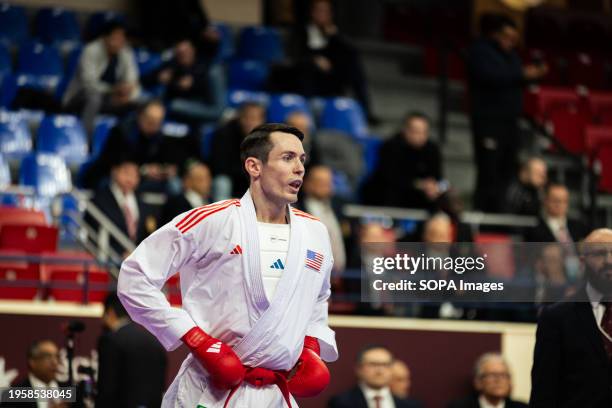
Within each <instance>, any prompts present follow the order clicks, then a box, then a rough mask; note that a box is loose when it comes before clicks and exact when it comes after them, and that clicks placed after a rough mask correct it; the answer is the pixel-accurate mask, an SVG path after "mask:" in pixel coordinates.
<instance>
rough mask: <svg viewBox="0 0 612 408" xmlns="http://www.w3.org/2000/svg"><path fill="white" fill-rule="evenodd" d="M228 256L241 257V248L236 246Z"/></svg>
mask: <svg viewBox="0 0 612 408" xmlns="http://www.w3.org/2000/svg"><path fill="white" fill-rule="evenodd" d="M230 255H242V248H241V247H240V245H236V246H235V247H234V249H232V251H231V252H230Z"/></svg>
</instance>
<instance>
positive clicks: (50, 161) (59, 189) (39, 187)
mask: <svg viewBox="0 0 612 408" xmlns="http://www.w3.org/2000/svg"><path fill="white" fill-rule="evenodd" d="M19 180H20V184H23V185H25V186H31V187H34V188H35V189H36V192H37V194H39V195H41V196H45V197H53V196H55V195H57V194H60V193H66V192H69V191H70V190H71V189H72V180H71V177H70V171H69V170H68V167H67V166H66V163H65V161H64V159H63V158H62V157H61V156H58V155H56V154H52V153H32V154H30V155H28V156H26V157H25V158H24V159H23V160H22V162H21V167H20V169H19Z"/></svg>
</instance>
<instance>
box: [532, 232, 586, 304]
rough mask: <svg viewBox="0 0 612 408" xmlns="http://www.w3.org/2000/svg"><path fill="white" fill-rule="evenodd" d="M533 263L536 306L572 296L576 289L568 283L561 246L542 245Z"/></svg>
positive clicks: (565, 259)
mask: <svg viewBox="0 0 612 408" xmlns="http://www.w3.org/2000/svg"><path fill="white" fill-rule="evenodd" d="M538 249H539V253H538V256H537V258H536V260H535V262H534V272H535V276H534V279H535V282H534V286H535V295H534V301H535V304H536V306H538V307H539V306H541V305H544V304H546V303H550V302H557V301H561V300H563V299H565V298H569V297H570V296H572V295H574V293H575V292H576V289H575V287H574V285H572V284H571V283H570V282H569V279H568V278H569V277H568V273H567V272H568V271H567V266H566V265H567V254H566V253H565V249H564V248H563V246H562V245H559V244H544V245H542V246H541V247H539V248H538Z"/></svg>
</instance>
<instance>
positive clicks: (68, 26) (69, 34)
mask: <svg viewBox="0 0 612 408" xmlns="http://www.w3.org/2000/svg"><path fill="white" fill-rule="evenodd" d="M34 25H35V28H36V34H37V36H38V38H40V39H41V40H42V41H43V42H44V43H46V44H63V43H73V44H78V43H79V42H80V41H81V29H80V27H79V23H78V21H77V17H76V14H75V12H74V11H70V10H66V9H63V8H60V7H45V8H41V9H40V10H39V11H38V13H37V14H36V19H35V22H34Z"/></svg>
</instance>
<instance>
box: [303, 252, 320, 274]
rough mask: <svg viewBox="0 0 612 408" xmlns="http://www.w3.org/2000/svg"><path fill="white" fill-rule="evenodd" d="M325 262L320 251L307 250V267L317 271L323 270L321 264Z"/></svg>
mask: <svg viewBox="0 0 612 408" xmlns="http://www.w3.org/2000/svg"><path fill="white" fill-rule="evenodd" d="M322 264H323V255H321V254H320V253H318V252H315V251H311V250H310V249H308V250H306V267H307V268H310V269H312V270H315V271H317V272H321V265H322Z"/></svg>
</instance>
